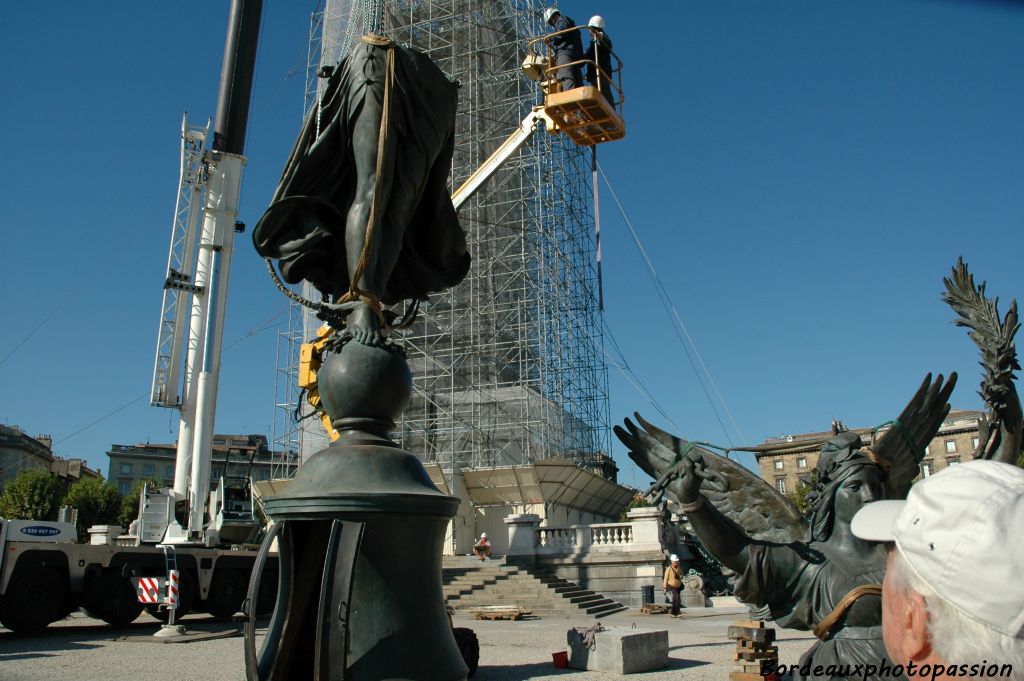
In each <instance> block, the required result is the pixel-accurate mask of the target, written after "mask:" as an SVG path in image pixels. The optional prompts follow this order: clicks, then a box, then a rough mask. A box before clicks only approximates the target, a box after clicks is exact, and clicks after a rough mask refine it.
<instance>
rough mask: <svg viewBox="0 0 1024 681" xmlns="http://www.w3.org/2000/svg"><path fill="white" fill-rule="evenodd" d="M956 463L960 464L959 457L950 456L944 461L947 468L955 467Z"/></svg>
mask: <svg viewBox="0 0 1024 681" xmlns="http://www.w3.org/2000/svg"><path fill="white" fill-rule="evenodd" d="M958 463H960V457H959V456H951V457H949V458H948V459H946V465H947V466H955V465H957V464H958Z"/></svg>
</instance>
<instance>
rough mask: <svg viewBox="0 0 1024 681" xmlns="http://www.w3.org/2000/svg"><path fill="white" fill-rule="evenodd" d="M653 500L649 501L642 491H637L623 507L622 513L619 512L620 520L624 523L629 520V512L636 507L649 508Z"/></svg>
mask: <svg viewBox="0 0 1024 681" xmlns="http://www.w3.org/2000/svg"><path fill="white" fill-rule="evenodd" d="M650 506H651V502H649V501H647V498H646V497H644V495H643V494H642V493H641V492H637V493H636V494H634V495H633V498H632V499H630V500H629V503H628V504H627V505H626V508H624V509H622V513H620V514H619V522H620V523H624V522H626V521H627V520H628V518H627V514H628V513H629V512H630V511H632V510H633V509H634V508H649V507H650Z"/></svg>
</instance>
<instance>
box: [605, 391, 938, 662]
mask: <svg viewBox="0 0 1024 681" xmlns="http://www.w3.org/2000/svg"><path fill="white" fill-rule="evenodd" d="M955 385H956V374H952V375H950V377H949V380H948V381H943V377H942V376H941V375H939V376H938V377H936V379H935V380H934V381H933V380H932V377H931V375H930V374H929V375H928V376H927V377H926V378H925V379H924V381H923V382H922V383H921V387H920V388H919V389H918V391H917V393H916V394H915V395H914V397H913V398H912V399H911V400H910V402H909V403H908V404H907V406H906V408H904V410H903V412H902V413H901V414H900V415H899V417H898V418H896V419H895V420H893V421H892V422H891V424H890V427H889V428H888V429H887V430H886V431H885V432H884V434H882V435H880V436H879V437H878V439H877V441H873V442H871V444H870V445H868V446H863V445H862V441H861V435H860V433H857V432H851V431H848V432H844V433H839V434H838V435H836V436H834V437H831V438H830V439H828V440H825V441H824V442H823V444H822V448H821V456H820V458H819V460H818V465H817V467H816V468H815V471H814V473H815V477H814V480H815V482H814V489H813V491H812V493H811V494H809V495H808V499H809V502H810V508H809V512H808V515H807V517H806V519H805V517H804V516H803V515H802V514H801V513H800V512H799V511H798V510H797V508H796V506H795V505H794V504H793V503H792V502H790V501H789V500H788V499H787V498H786V497H784V496H783V495H781V494H779V493H778V492H777V491H776V490H775V489H774V488H773V487H772V486H771V485H769V484H768V483H766V482H765V481H763V480H761V479H760V478H758V477H757V476H755V475H754V474H753V473H751V472H750V471H748V470H747V469H746V468H744V467H743V466H741V465H739V464H737V463H735V462H733V461H731V460H729V459H727V458H725V457H723V456H719V455H718V454H715V453H714V452H712V451H711V449H709V448H708V447H707V446H704V445H702V444H698V443H693V442H687V441H686V440H683V439H682V438H679V437H676V436H674V435H672V434H670V433H667V432H665V431H663V430H661V429H659V428H657V427H656V426H654V425H652V424H650V423H648V422H647V421H645V420H643V419H642V418H641V417H640V415H639V414H636V415H635V416H636V419H637V422H638V424H639V425H636V424H634V423H633V422H632V421H630V420H629V419H626V421H625V428H622V427H619V426H616V428H615V434H616V435H617V436H618V437H619V439H620V440H622V442H623V443H624V444H625V445H626V446H627V447H628V448H629V456H630V458H632V459H633V461H635V462H636V463H637V465H639V466H640V467H641V468H642V469H643V470H645V471H646V472H647V473H648V474H650V475H651V476H652V477H653V478H654V479H655V481H656V482H655V484H654V486H653V487H652V490H654V491H655V492H661V493H664V494H667V495H668V496H669V497H670V498H673V499H674V500H675V501H676V502H678V503H679V505H680V507H681V508H682V510H683V512H684V513H686V516H687V518H688V520H689V521H690V525H691V526H692V527H693V530H694V532H695V533H696V535H697V536H698V537H699V538H700V540H701V541H702V542H703V543H704V545H705V546H706V547H707V549H708V550H709V551H710V552H711V553H712V554H713V555H714V556H715V557H716V558H717V559H718V560H719V561H720V562H721V563H722V564H723V565H724V566H726V567H727V568H729V569H730V570H732V571H734V572H735V573H736V575H737V576H736V582H735V592H736V596H737V597H738V598H739V599H740V600H741V601H743V602H745V603H748V604H751V605H754V606H757V607H760V608H762V609H765V610H767V616H768V617H770V618H771V619H772V620H774V621H775V622H777V623H778V624H779V625H780V626H783V627H788V628H793V629H802V630H809V631H812V632H814V634H815V636H817V637H818V639H819V640H818V641H817V642H816V643H815V644H814V645H813V646H812V647H811V648H810V650H808V651H807V652H806V653H805V654H804V656H803V657H802V658H801V660H800V665H801V666H804V665H805V663H808V662H809V663H810V667H811V668H812V669H813V667H815V666H816V665H823V667H824V668H826V669H828V668H829V666H830V665H840V667H839V669H838V670H837V673H835V674H834V675H833V674H831V673H830V674H829V675H833V676H834V677H835V678H840V677H842V674H841V671H842V665H846V664H851V665H856V664H863V665H868V664H871V665H874V667H872V668H874V669H877V667H878V665H879V661H880V660H882V659H885V655H886V653H885V645H884V643H883V641H882V627H881V624H882V608H881V586H880V585H881V583H882V578H883V577H884V574H885V561H886V554H885V549H884V547H883V546H882V545H880V544H872V543H869V542H865V541H863V540H861V539H858V538H857V537H854V536H853V534H852V533H851V532H850V521H851V520H852V519H853V516H854V514H855V513H856V512H857V511H858V510H859V509H860V508H861V507H862V506H863V505H864V504H867V503H869V502H871V501H876V500H879V499H902V498H905V497H906V494H907V491H908V490H909V489H910V485H911V483H912V481H913V479H914V478H915V477H916V475H917V473H918V470H919V463H920V461H921V459H922V458H923V457H924V451H925V447H926V446H927V445H928V443H929V442H930V441H931V439H932V437H934V435H935V433H936V431H937V430H938V428H939V426H940V425H941V424H942V421H943V420H944V419H945V417H946V415H947V414H948V413H949V401H948V400H949V395H950V394H951V393H952V391H953V387H954V386H955ZM872 439H873V438H872ZM890 664H891V663H890ZM833 669H835V667H833ZM858 676H859V672H858ZM795 678H797V679H799V678H801V677H800V676H799V674H797V675H795ZM869 678H870V677H869Z"/></svg>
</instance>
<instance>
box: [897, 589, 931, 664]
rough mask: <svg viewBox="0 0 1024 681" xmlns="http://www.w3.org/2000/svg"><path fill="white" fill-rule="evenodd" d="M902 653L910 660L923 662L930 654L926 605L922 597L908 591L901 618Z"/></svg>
mask: <svg viewBox="0 0 1024 681" xmlns="http://www.w3.org/2000/svg"><path fill="white" fill-rule="evenodd" d="M902 625H903V653H904V654H905V655H906V656H907V657H908V658H910V659H911V660H923V659H925V658H926V657H928V655H929V654H931V651H932V645H931V642H930V641H929V640H928V605H927V603H926V601H925V600H924V596H922V595H921V594H918V593H914V592H913V591H911V590H908V591H907V593H906V610H905V611H904V613H903V618H902Z"/></svg>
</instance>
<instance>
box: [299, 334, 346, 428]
mask: <svg viewBox="0 0 1024 681" xmlns="http://www.w3.org/2000/svg"><path fill="white" fill-rule="evenodd" d="M333 335H334V329H332V328H331V327H330V326H328V325H327V324H324V325H323V326H321V327H320V328H319V329H317V332H316V340H314V341H313V342H311V343H303V344H302V346H301V347H300V348H299V387H300V388H302V389H303V390H305V391H306V401H307V402H309V404H310V406H312V407H313V408H314V409H316V411H317V414H318V415H319V417H320V421H321V422H322V423H323V424H324V428H325V429H326V430H327V435H329V436H330V438H331V441H332V442H333V441H335V440H337V439H338V438H339V437H340V435H339V433H338V431H337V430H335V429H334V426H333V425H331V417H330V416H329V415H328V414H327V411H326V410H324V408H323V405H322V404H321V402H320V391H319V390H317V383H316V372H317V371H318V370H319V369H320V366H321V365H322V364H323V357H324V349H325V348H326V347H327V344H328V343H329V342H330V340H331V337H332V336H333Z"/></svg>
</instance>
